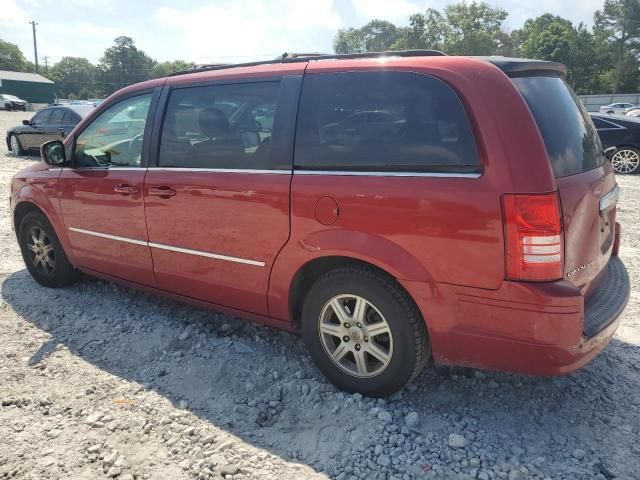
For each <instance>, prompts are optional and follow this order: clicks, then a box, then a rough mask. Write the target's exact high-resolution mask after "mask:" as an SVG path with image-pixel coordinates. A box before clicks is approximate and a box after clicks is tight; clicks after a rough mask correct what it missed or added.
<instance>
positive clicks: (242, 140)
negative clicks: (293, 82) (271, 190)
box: [159, 82, 280, 170]
mask: <svg viewBox="0 0 640 480" xmlns="http://www.w3.org/2000/svg"><path fill="white" fill-rule="evenodd" d="M279 87H280V84H279V82H251V83H243V84H229V85H210V86H199V87H187V88H178V89H175V90H173V91H172V92H171V95H170V97H169V102H168V104H167V109H166V112H165V116H164V122H163V126H162V135H161V137H160V152H159V166H160V167H165V168H170V167H177V168H210V169H216V168H219V169H257V170H268V169H270V168H271V133H272V130H271V128H272V122H273V115H274V112H275V109H276V103H277V99H278V91H279Z"/></svg>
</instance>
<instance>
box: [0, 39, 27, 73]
mask: <svg viewBox="0 0 640 480" xmlns="http://www.w3.org/2000/svg"><path fill="white" fill-rule="evenodd" d="M26 61H27V60H26V58H24V54H23V53H22V51H21V50H20V48H19V47H18V45H16V44H15V43H10V42H5V41H4V40H0V70H10V71H13V72H23V71H24V68H25V66H26Z"/></svg>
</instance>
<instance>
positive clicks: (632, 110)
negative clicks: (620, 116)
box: [624, 107, 640, 118]
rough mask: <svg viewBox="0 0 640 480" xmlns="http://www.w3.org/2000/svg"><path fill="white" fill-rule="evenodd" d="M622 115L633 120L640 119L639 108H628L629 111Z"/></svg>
mask: <svg viewBox="0 0 640 480" xmlns="http://www.w3.org/2000/svg"><path fill="white" fill-rule="evenodd" d="M624 114H625V115H628V116H629V117H634V118H637V117H640V107H633V108H630V109H629V110H626V111H625V112H624Z"/></svg>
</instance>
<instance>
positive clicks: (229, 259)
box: [144, 76, 301, 314]
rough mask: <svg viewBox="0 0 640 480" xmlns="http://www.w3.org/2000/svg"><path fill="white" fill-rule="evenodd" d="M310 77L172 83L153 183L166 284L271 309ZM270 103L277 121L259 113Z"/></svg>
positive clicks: (153, 222)
mask: <svg viewBox="0 0 640 480" xmlns="http://www.w3.org/2000/svg"><path fill="white" fill-rule="evenodd" d="M300 83H301V77H300V76H289V77H284V78H278V79H273V80H272V79H268V80H255V81H251V80H244V81H243V80H236V81H235V83H229V82H222V83H214V84H208V85H200V86H185V87H174V88H173V89H172V90H171V92H170V94H169V99H168V103H167V107H166V112H165V114H164V120H163V121H162V130H161V133H160V135H159V137H160V138H159V140H158V143H159V153H158V167H157V168H150V169H149V172H148V174H147V177H146V180H145V186H144V195H145V211H146V220H147V228H148V232H149V245H150V246H151V252H152V255H153V265H154V272H155V277H156V280H157V283H158V286H159V287H160V288H163V289H166V290H170V291H172V292H176V293H180V294H182V295H185V296H188V297H192V298H197V299H200V300H205V301H208V302H212V303H216V304H220V305H225V306H229V307H232V308H237V309H241V310H245V311H248V312H253V313H259V314H266V313H268V312H267V302H266V293H267V288H268V282H269V273H270V271H271V265H272V264H273V261H274V260H275V257H276V255H277V254H278V252H279V251H280V249H281V248H282V246H283V245H284V244H285V243H286V242H287V239H288V238H289V187H290V183H291V171H292V149H293V129H294V123H295V111H296V110H295V109H296V107H297V92H298V91H299V88H300ZM264 110H275V119H274V123H273V129H272V130H270V131H268V130H265V129H263V128H261V126H260V125H259V123H258V122H257V121H256V117H257V116H259V115H260V114H261V112H263V111H264ZM158 123H160V122H159V121H158Z"/></svg>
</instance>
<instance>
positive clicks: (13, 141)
mask: <svg viewBox="0 0 640 480" xmlns="http://www.w3.org/2000/svg"><path fill="white" fill-rule="evenodd" d="M19 149H20V145H19V144H18V138H17V137H16V136H15V135H11V151H12V152H13V153H14V154H16V155H17V154H18V150H19Z"/></svg>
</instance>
